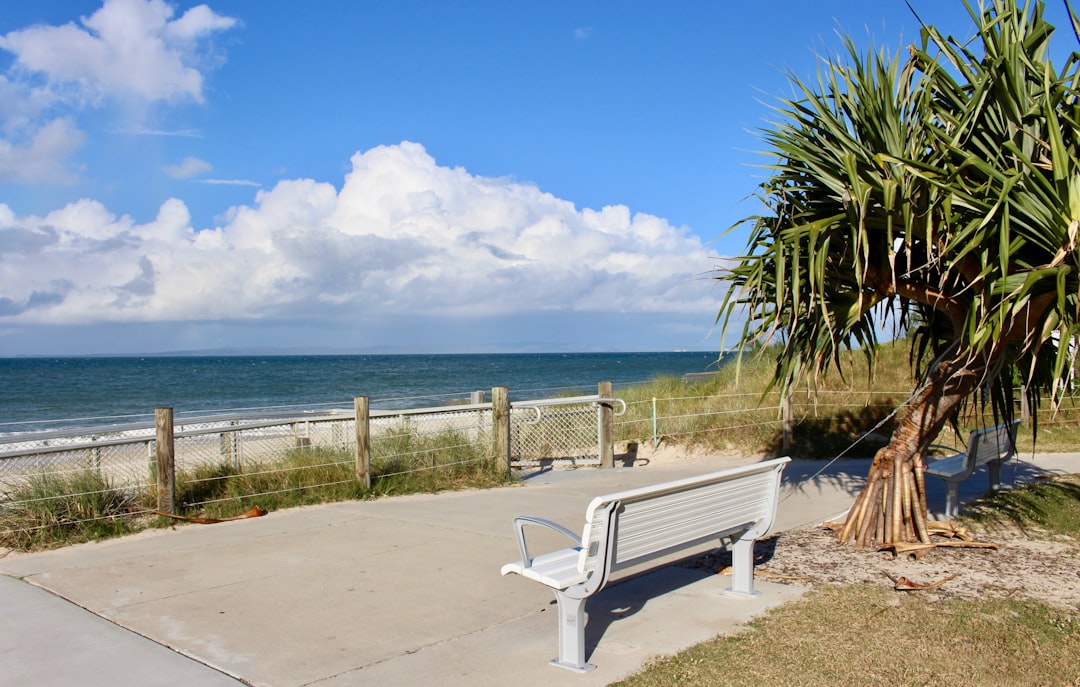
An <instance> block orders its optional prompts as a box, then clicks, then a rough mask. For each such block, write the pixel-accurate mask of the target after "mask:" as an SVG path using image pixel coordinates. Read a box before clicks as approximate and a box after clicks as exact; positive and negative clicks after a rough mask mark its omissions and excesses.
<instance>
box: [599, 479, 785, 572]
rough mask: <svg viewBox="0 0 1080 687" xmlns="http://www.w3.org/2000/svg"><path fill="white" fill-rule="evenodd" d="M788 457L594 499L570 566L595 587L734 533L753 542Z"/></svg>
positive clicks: (771, 509) (765, 523)
mask: <svg viewBox="0 0 1080 687" xmlns="http://www.w3.org/2000/svg"><path fill="white" fill-rule="evenodd" d="M790 460H791V459H790V458H775V459H773V460H768V461H763V462H761V463H755V464H753V465H746V466H741V467H737V468H732V469H729V470H722V471H720V472H713V473H709V474H707V475H701V476H699V477H690V478H687V479H681V480H675V481H672V482H665V483H662V484H656V485H652V486H648V487H641V488H638V489H630V490H628V491H622V492H618V493H614V494H608V495H607V496H598V497H597V498H595V499H593V500H592V502H591V503H590V504H589V507H588V509H587V510H586V513H585V518H586V525H585V531H584V533H583V534H582V552H581V559H580V561H579V563H578V569H579V570H581V571H582V572H585V573H591V574H590V577H589V587H590V588H591V589H594V590H599V589H600V588H602V587H603V586H604V585H605V584H607V580H608V576H609V574H610V573H612V572H615V571H618V570H620V569H624V568H627V567H630V566H633V565H638V564H641V563H645V562H647V561H649V560H652V559H656V558H660V557H662V556H665V555H667V554H670V553H672V552H674V551H677V550H679V549H683V548H686V547H688V546H693V545H696V544H701V543H704V542H708V541H710V540H715V539H717V538H719V537H724V536H728V535H732V534H736V533H745V534H743V536H748V537H752V538H757V537H760V536H762V535H764V534H765V533H766V532H768V530H769V528H770V527H771V526H772V523H773V519H774V518H775V517H776V506H777V501H778V495H779V492H780V475H781V473H782V472H783V469H784V466H785V465H786V464H787V463H788V462H789V461H790Z"/></svg>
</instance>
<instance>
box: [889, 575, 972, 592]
mask: <svg viewBox="0 0 1080 687" xmlns="http://www.w3.org/2000/svg"><path fill="white" fill-rule="evenodd" d="M959 576H960V573H953V574H952V575H949V576H948V577H943V578H941V579H940V580H938V581H937V582H927V583H922V582H912V581H911V580H909V579H908V578H906V577H900V578H898V579H896V580H893V589H895V590H896V591H898V592H921V591H926V590H928V589H937V588H938V587H940V586H941V585H943V584H945V583H946V582H948V581H949V580H954V579H956V578H957V577H959ZM890 579H891V578H890Z"/></svg>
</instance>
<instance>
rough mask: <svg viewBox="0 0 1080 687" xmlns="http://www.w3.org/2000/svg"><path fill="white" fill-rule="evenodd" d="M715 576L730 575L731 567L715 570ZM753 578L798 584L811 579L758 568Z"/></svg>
mask: <svg viewBox="0 0 1080 687" xmlns="http://www.w3.org/2000/svg"><path fill="white" fill-rule="evenodd" d="M716 574H717V575H730V574H731V566H730V565H725V566H724V567H723V568H720V569H719V570H717V571H716ZM754 576H755V577H766V578H769V579H773V580H799V581H800V582H805V581H806V580H810V579H813V578H812V577H811V576H810V575H781V574H780V573H772V572H769V571H768V570H761V569H760V568H759V569H758V570H755V571H754Z"/></svg>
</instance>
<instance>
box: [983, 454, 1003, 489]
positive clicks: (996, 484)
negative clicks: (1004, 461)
mask: <svg viewBox="0 0 1080 687" xmlns="http://www.w3.org/2000/svg"><path fill="white" fill-rule="evenodd" d="M986 467H987V469H988V471H989V472H990V491H997V490H998V489H1001V463H1000V462H999V461H996V460H992V461H990V462H989V463H987V464H986Z"/></svg>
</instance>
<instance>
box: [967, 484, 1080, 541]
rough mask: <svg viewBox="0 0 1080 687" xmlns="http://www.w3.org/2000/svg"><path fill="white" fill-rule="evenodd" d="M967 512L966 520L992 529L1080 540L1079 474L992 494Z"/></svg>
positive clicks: (968, 506) (973, 504) (977, 502)
mask: <svg viewBox="0 0 1080 687" xmlns="http://www.w3.org/2000/svg"><path fill="white" fill-rule="evenodd" d="M964 511H965V515H964V519H965V520H969V521H971V522H973V523H978V524H979V525H982V526H983V527H984V528H986V529H990V530H992V529H993V528H994V527H1004V526H1013V527H1020V528H1021V529H1024V530H1025V531H1030V530H1031V529H1032V528H1036V529H1038V530H1041V531H1044V532H1047V533H1048V534H1052V535H1064V536H1068V537H1080V475H1064V476H1058V475H1055V476H1049V477H1046V478H1043V479H1040V480H1038V481H1037V482H1033V483H1031V484H1030V485H1027V486H1025V487H1023V488H1021V489H1004V490H1000V491H992V492H990V493H988V494H986V495H985V496H983V497H982V498H980V499H978V500H976V501H974V502H973V503H970V504H967V505H965V506H964Z"/></svg>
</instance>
